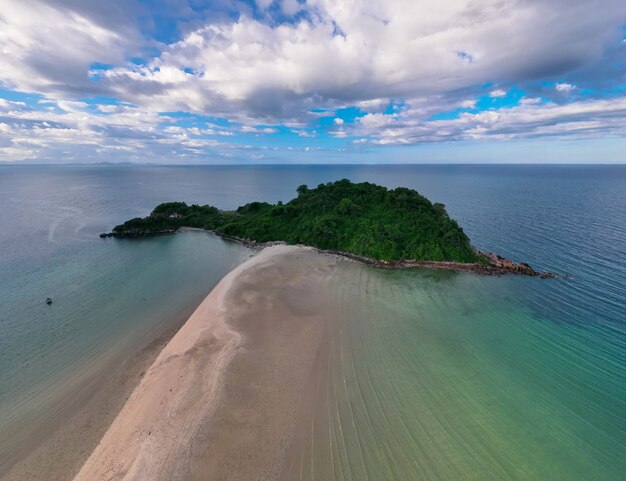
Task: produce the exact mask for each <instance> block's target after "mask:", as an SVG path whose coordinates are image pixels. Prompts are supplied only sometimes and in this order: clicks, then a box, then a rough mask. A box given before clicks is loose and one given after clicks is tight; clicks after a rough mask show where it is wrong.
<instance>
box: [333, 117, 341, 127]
mask: <svg viewBox="0 0 626 481" xmlns="http://www.w3.org/2000/svg"><path fill="white" fill-rule="evenodd" d="M333 122H334V123H335V125H343V119H341V118H339V117H335V120H333Z"/></svg>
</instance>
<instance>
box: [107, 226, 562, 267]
mask: <svg viewBox="0 0 626 481" xmlns="http://www.w3.org/2000/svg"><path fill="white" fill-rule="evenodd" d="M190 231H196V232H198V231H201V232H210V233H212V234H214V235H216V236H218V237H220V238H222V239H224V240H228V241H231V242H235V243H237V244H240V245H243V246H245V247H248V248H252V249H263V248H265V247H271V246H274V245H285V246H287V245H294V244H288V243H286V242H284V241H271V242H257V241H254V240H250V239H244V238H241V237H235V236H229V235H226V234H221V233H219V232H216V231H214V230H207V229H202V228H199V227H186V226H182V227H179V228H177V229H168V230H164V231H160V232H151V233H143V234H132V235H131V234H119V233H116V232H109V233H103V234H100V238H103V239H104V238H108V237H114V238H117V239H135V238H142V237H154V236H160V235H170V234H176V233H179V232H190ZM295 246H296V247H307V248H311V249H315V250H316V251H317V252H320V253H322V254H330V255H335V256H340V257H343V258H346V259H350V260H353V261H356V262H360V263H362V264H366V265H370V266H374V267H379V268H383V269H414V268H424V269H438V270H446V271H454V272H471V273H473V274H478V275H483V276H502V275H522V276H529V277H539V278H541V279H553V278H557V277H567V276H562V275H560V274H556V273H554V272H549V271H545V270H544V271H536V270H535V269H533V268H532V267H531V266H530V265H529V264H527V263H525V262H514V261H512V260H511V259H507V258H505V257H502V256H500V255H498V254H494V253H493V252H483V251H480V250H478V249H475V251H476V253H477V254H478V255H480V256H481V257H483V258H484V259H485V260H486V262H487V264H479V263H471V262H455V261H424V260H411V259H407V260H401V261H385V260H381V259H374V258H372V257H367V256H362V255H359V254H353V253H350V252H344V251H340V250H334V249H320V248H318V247H315V246H308V245H304V244H295Z"/></svg>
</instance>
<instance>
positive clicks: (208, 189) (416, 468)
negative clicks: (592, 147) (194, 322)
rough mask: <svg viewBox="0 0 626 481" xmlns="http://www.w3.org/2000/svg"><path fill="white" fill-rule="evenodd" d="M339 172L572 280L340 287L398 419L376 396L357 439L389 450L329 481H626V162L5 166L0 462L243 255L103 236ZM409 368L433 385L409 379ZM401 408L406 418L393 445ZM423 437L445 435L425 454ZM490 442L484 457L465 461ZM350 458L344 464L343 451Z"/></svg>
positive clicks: (180, 238) (271, 197)
mask: <svg viewBox="0 0 626 481" xmlns="http://www.w3.org/2000/svg"><path fill="white" fill-rule="evenodd" d="M341 178H348V179H350V180H352V181H369V182H375V183H378V184H383V185H386V186H388V187H396V186H406V187H411V188H414V189H416V190H418V191H419V192H420V193H422V194H423V195H425V196H427V197H428V198H429V199H431V200H432V201H433V202H435V201H436V202H443V203H444V204H446V207H447V210H448V212H449V213H450V215H451V216H452V217H454V218H456V219H457V220H458V221H459V224H460V225H461V226H462V227H463V228H464V230H465V232H466V233H467V234H468V235H469V237H470V239H472V242H473V244H474V245H475V246H476V247H478V248H480V249H484V250H485V249H486V250H493V251H495V252H497V253H499V254H501V255H504V256H507V257H511V258H513V259H515V260H519V261H525V262H529V263H530V264H531V265H532V266H533V267H535V268H537V269H547V270H550V271H554V272H557V273H561V274H568V277H565V278H559V279H555V280H539V279H530V278H522V277H506V278H495V279H487V278H481V277H478V276H474V275H461V276H447V275H445V274H436V275H434V276H433V275H431V274H429V273H428V272H426V273H424V272H423V271H422V272H417V271H416V272H403V273H392V274H389V273H380V272H377V271H371V270H365V268H362V267H355V269H361V270H359V271H358V272H353V273H352V274H350V275H348V274H346V275H348V278H346V279H345V282H342V283H341V286H338V290H337V292H347V291H346V290H350V289H352V291H350V292H351V293H350V296H352V297H353V298H355V296H359V295H360V296H362V297H363V298H364V299H365V300H366V301H367V302H366V303H360V304H359V305H361V306H362V305H369V307H368V310H366V311H359V309H357V308H355V309H352V310H350V311H349V312H348V311H347V312H346V315H345V319H346V321H345V322H346V323H347V324H346V328H347V329H348V330H347V331H346V332H348V333H349V332H359V335H358V336H357V337H358V339H357V340H355V341H354V342H352V343H351V344H350V345H349V346H344V351H346V350H347V351H349V352H351V353H352V356H353V358H354V359H356V360H358V366H369V367H368V368H367V369H365V367H363V368H362V369H363V374H362V375H363V376H365V377H364V378H363V379H367V383H368V385H370V384H371V385H374V386H377V388H376V391H375V393H373V394H370V399H371V398H373V397H374V396H376V399H382V400H385V399H387V401H386V402H387V404H386V405H388V408H385V409H382V408H381V411H380V412H377V411H376V409H372V408H371V406H372V403H371V402H365V401H364V402H363V406H362V410H363V414H362V416H363V422H362V423H361V424H359V426H369V427H368V429H369V431H368V433H369V434H371V433H376V434H377V436H376V440H374V438H372V440H371V441H370V442H369V444H368V441H367V439H368V435H369V434H368V433H359V432H355V433H354V436H355V438H358V439H362V440H363V443H364V444H361V446H360V448H354V449H355V450H356V451H358V452H359V453H360V456H362V457H363V459H364V461H363V463H362V465H359V466H356V467H354V466H353V475H352V476H350V475H346V473H348V474H350V473H351V472H352V471H350V469H351V468H350V466H349V463H347V461H346V463H347V464H346V466H344V467H343V468H341V471H340V472H339V471H333V472H332V473H330V474H329V476H331V477H333V478H335V479H351V478H352V479H356V478H355V477H354V476H357V474H358V473H359V472H360V471H359V470H363V473H365V474H367V473H370V475H372V476H374V475H380V476H383V477H385V479H540V478H538V477H537V476H541V477H542V478H541V479H563V480H566V479H567V480H571V479H581V480H583V479H585V480H606V481H613V480H615V481H618V480H619V479H623V477H622V476H621V474H623V473H624V472H625V471H626V461H625V459H626V414H625V413H626V374H625V371H626V301H625V299H626V166H481V165H447V166H431V165H422V166H215V167H195V166H194V167H152V166H141V167H139V166H45V167H44V166H3V167H0V206H1V208H0V461H1V460H2V456H3V455H5V456H8V454H9V453H10V451H11V447H12V446H13V445H15V443H16V440H22V439H24V442H27V433H29V432H31V431H32V427H33V426H36V425H37V423H40V422H42V420H44V419H45V418H46V416H52V415H54V412H55V406H57V404H59V403H63V402H66V401H67V396H70V397H71V396H72V395H75V393H77V392H79V391H80V389H81V386H82V385H83V383H85V382H86V376H87V374H85V373H89V376H91V377H93V375H94V370H93V369H92V368H91V367H92V366H100V365H105V364H106V363H105V362H103V360H105V361H107V362H116V360H118V359H123V357H124V356H125V355H128V354H130V353H131V352H132V351H133V350H136V349H138V348H139V347H141V346H142V345H145V344H146V343H148V342H150V340H151V339H154V338H156V337H158V336H159V335H160V334H162V333H163V332H164V331H165V330H166V329H167V328H168V327H171V326H172V325H175V323H176V322H178V321H179V320H180V317H181V316H182V315H186V314H188V313H189V310H190V309H191V308H192V307H193V306H194V305H196V304H197V303H198V302H199V301H200V299H202V298H203V297H204V296H205V295H206V293H207V292H208V291H209V290H210V289H211V287H212V286H213V285H214V284H215V283H216V282H217V281H218V280H219V278H220V277H221V276H223V275H224V274H225V273H226V272H227V271H228V270H229V269H230V268H232V267H233V266H234V265H236V264H237V263H238V262H240V261H241V260H243V259H244V258H245V257H246V256H248V255H249V252H248V251H247V250H246V249H244V248H242V247H240V246H236V245H233V244H229V243H227V242H224V241H222V240H219V239H216V238H215V237H213V236H211V235H209V234H205V233H186V234H181V235H176V236H168V237H159V238H155V239H146V240H141V241H137V242H134V241H120V240H114V239H106V240H102V239H99V238H98V237H97V235H98V233H100V232H103V231H107V230H110V229H111V227H112V226H113V225H115V224H117V223H119V222H121V221H123V220H125V219H128V218H130V217H135V216H144V215H146V214H148V213H149V211H150V210H151V209H152V208H153V207H154V206H155V205H156V204H158V203H160V202H164V201H173V200H182V201H186V202H188V203H202V204H205V203H208V204H213V205H215V206H217V207H220V208H223V209H231V208H235V207H237V206H238V205H241V204H243V203H245V202H250V201H253V200H265V201H270V202H275V201H278V200H282V201H287V200H289V199H290V198H292V197H293V196H294V194H295V189H296V187H297V186H298V185H300V184H308V185H309V186H315V185H317V184H319V183H322V182H328V181H331V180H337V179H341ZM364 273H365V274H364ZM350 276H352V277H350ZM350 279H352V280H354V279H360V280H359V281H354V282H350ZM339 287H341V289H339ZM47 296H52V297H53V299H54V303H53V304H52V306H46V305H45V303H44V302H43V301H44V300H45V298H46V297H47ZM346 296H348V294H347V293H346ZM355 305H356V304H355ZM374 321H375V322H374ZM349 326H353V329H354V330H353V331H350V330H349ZM364 326H367V329H365V330H363V327H364ZM357 327H358V329H361V330H358V329H357ZM355 339H356V338H355ZM373 355H375V356H376V360H377V362H375V363H374V362H372V359H373V358H372V356H373ZM394 356H395V357H394ZM382 361H384V362H382ZM381 366H384V367H385V368H384V369H382V367H381ZM418 368H419V369H418ZM416 370H419V372H422V373H424V377H423V379H415V382H409V381H408V380H409V379H413V378H411V377H410V376H415V371H416ZM95 372H97V371H95ZM359 372H360V371H359V369H356V370H354V373H353V374H354V380H355V383H357V384H358V380H359V379H360V376H361V374H359ZM402 373H406V376H409V377H403V374H402ZM345 379H346V378H345V377H343V378H342V382H345ZM391 379H394V380H395V382H394V383H391V382H390V380H391ZM59 386H62V388H59ZM418 387H419V389H418ZM427 387H428V389H427ZM378 396H379V397H378ZM437 396H438V397H437ZM365 398H367V395H365ZM461 401H463V402H461ZM342 403H344V404H342ZM337 405H338V406H339V407H338V408H337V409H338V410H339V411H340V410H341V406H342V405H343V406H344V408H346V409H347V408H350V413H351V416H354V411H353V409H352V408H354V409H357V408H359V406H357V405H353V404H352V401H350V396H347V397H346V398H345V399H343V401H342V400H341V399H339V398H338V400H337ZM407 405H415V412H414V413H413V414H411V413H410V412H409V411H407V409H409V408H408V407H407ZM368 406H370V407H369V408H368ZM393 412H395V413H402V414H403V416H407V413H408V414H409V415H408V417H403V419H404V421H403V423H402V424H401V425H398V427H397V428H398V429H397V430H395V431H393V433H391V432H387V431H386V428H385V427H384V426H390V425H393V424H394V422H393V419H395V418H393V415H392V414H391V413H393ZM420 412H421V413H428V414H429V416H431V418H432V419H434V418H435V417H437V416H438V415H441V416H442V417H443V419H440V420H438V421H439V422H434V421H432V419H431V418H428V419H422V418H420V416H419V415H418V413H420ZM357 415H358V412H357ZM376 416H379V418H380V419H383V418H384V419H386V420H388V422H387V423H386V424H384V423H383V424H384V426H383V424H380V423H378V424H377V422H376ZM338 418H340V416H338ZM389 419H391V421H389ZM463 420H466V422H469V421H467V420H472V422H473V423H474V424H467V423H466V424H463V422H464V421H463ZM413 421H414V424H411V423H412V422H413ZM470 426H473V427H472V428H471V429H470ZM402 430H405V431H407V432H406V433H405V434H404V436H405V438H402V437H401V435H398V434H397V433H398V432H401V431H402ZM357 431H358V430H357ZM420 433H421V435H423V436H425V437H426V438H428V439H430V440H431V441H432V440H433V439H434V440H437V442H434V444H433V443H432V442H431V444H428V445H423V444H420V442H419V439H420ZM385 436H387V438H386V437H385ZM398 436H400V437H398ZM481 436H482V437H481ZM331 438H332V436H331ZM511 438H515V439H516V440H517V442H512V441H511ZM380 439H383V440H385V439H387V442H385V443H383V444H381V445H378V444H377V443H380ZM481 439H482V441H484V442H485V443H487V444H488V445H487V444H486V445H485V446H484V449H481V448H478V447H476V448H473V449H468V448H467V445H468V444H470V443H478V444H479V443H480V442H481ZM399 440H403V441H402V442H401V443H400V442H399ZM408 440H411V442H409V441H408ZM394 443H396V444H397V447H396V448H395V449H394V450H391V451H389V453H388V455H385V456H386V457H385V456H383V455H382V454H381V453H385V452H386V451H385V450H389V449H391V448H390V446H394ZM331 444H332V442H331ZM312 445H313V446H314V445H315V443H314V441H312ZM368 446H369V447H368ZM407 446H408V447H410V448H411V449H413V450H414V451H413V453H414V454H415V453H417V454H415V456H416V459H418V460H417V461H416V460H415V459H411V452H410V451H407V452H406V453H405V452H404V451H403V450H404V449H406V448H407ZM430 447H433V451H432V452H431V451H430V450H429V449H430ZM434 448H436V449H434ZM337 449H339V448H337ZM342 449H343V451H341V452H339V451H337V452H336V453H335V456H334V458H333V459H343V458H346V459H348V458H349V457H350V456H349V454H350V449H348V448H346V447H345V446H344V448H342ZM368 449H371V450H372V452H371V454H372V455H371V456H366V455H364V453H365V454H367V452H368ZM356 451H355V452H356ZM315 452H316V451H315V449H312V450H311V453H315ZM419 452H421V453H422V457H421V458H420V456H419V455H418V453H419ZM376 453H378V454H376ZM327 454H328V453H325V452H320V453H319V454H311V456H312V457H313V458H314V460H313V461H311V463H310V464H311V466H312V465H314V464H315V463H316V462H319V463H322V464H323V465H328V463H325V464H324V460H325V456H326V455H327ZM346 456H347V457H346ZM379 458H380V459H379ZM383 458H384V459H383ZM351 459H353V460H354V459H356V457H355V456H352V457H351ZM366 459H370V460H371V461H368V462H366V461H365V460H366ZM420 459H421V461H420ZM403 460H404V461H403ZM368 463H370V464H368ZM371 463H373V464H371ZM539 465H541V467H540V466H539ZM547 466H551V467H552V468H550V469H548V468H547ZM383 468H384V469H383ZM459 473H464V474H463V476H462V477H461V478H459V476H460V474H459ZM487 473H492V474H493V476H494V477H486V474H487ZM494 473H495V474H494ZM620 473H621V474H620ZM372 479H373V478H372ZM378 479H382V478H378Z"/></svg>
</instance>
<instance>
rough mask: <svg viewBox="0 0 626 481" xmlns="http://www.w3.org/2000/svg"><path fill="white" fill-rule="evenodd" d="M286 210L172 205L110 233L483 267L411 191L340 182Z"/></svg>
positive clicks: (304, 192)
mask: <svg viewBox="0 0 626 481" xmlns="http://www.w3.org/2000/svg"><path fill="white" fill-rule="evenodd" d="M297 192H298V197H296V198H295V199H293V200H291V201H290V202H288V203H286V204H282V203H281V202H279V203H278V204H276V205H273V204H268V203H265V202H252V203H250V204H246V205H244V206H242V207H239V208H238V209H237V210H236V211H220V210H218V209H217V208H215V207H212V206H199V205H191V206H189V205H187V204H185V203H183V202H170V203H166V204H161V205H159V206H158V207H157V208H156V209H154V211H153V212H152V213H151V214H150V216H149V217H146V218H143V219H139V218H137V219H132V220H129V221H127V222H125V223H124V224H122V225H119V226H117V227H115V229H113V235H116V236H129V237H130V236H141V235H152V234H159V233H164V232H172V231H174V230H176V229H177V228H179V227H182V226H187V227H200V228H204V229H208V230H213V231H215V232H217V233H218V234H223V235H227V236H233V237H239V238H242V239H247V240H254V241H257V242H269V241H285V242H287V243H288V244H306V245H309V246H314V247H319V248H321V249H330V250H338V251H343V252H348V253H352V254H358V255H362V256H367V257H371V258H374V259H380V260H387V261H395V260H407V259H414V260H432V261H457V262H481V261H482V260H483V258H482V257H480V256H479V255H477V254H476V253H475V252H474V250H473V249H472V247H471V245H470V242H469V239H468V238H467V236H466V235H465V233H464V232H463V230H462V229H461V228H460V227H459V225H458V224H457V223H456V221H454V220H453V219H451V218H450V217H449V216H448V214H447V212H446V210H445V207H444V205H443V204H438V203H435V204H432V203H431V202H430V201H429V200H428V199H426V198H425V197H423V196H421V195H420V194H418V193H417V192H416V191H414V190H410V189H406V188H397V189H393V190H389V189H387V188H385V187H382V186H378V185H375V184H370V183H360V184H353V183H351V182H350V181H348V180H340V181H337V182H332V183H328V184H320V185H319V186H318V187H317V188H315V189H309V188H308V187H307V186H306V185H301V186H300V187H298V189H297Z"/></svg>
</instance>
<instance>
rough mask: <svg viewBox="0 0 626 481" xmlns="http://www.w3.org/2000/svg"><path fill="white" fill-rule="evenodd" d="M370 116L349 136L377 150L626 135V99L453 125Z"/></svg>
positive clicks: (543, 107)
mask: <svg viewBox="0 0 626 481" xmlns="http://www.w3.org/2000/svg"><path fill="white" fill-rule="evenodd" d="M388 117H389V116H383V115H381V114H369V115H366V116H365V117H363V118H362V119H361V121H360V122H358V123H357V124H355V127H354V129H353V130H352V131H351V132H349V135H350V136H352V137H357V138H359V141H358V142H359V143H363V142H364V141H363V140H362V139H368V140H367V141H368V142H369V143H372V144H377V145H389V144H414V143H418V142H439V141H456V140H468V139H500V140H510V139H515V138H529V137H530V138H532V137H546V136H551V137H556V138H559V137H561V138H567V137H569V136H571V135H572V134H575V135H576V137H577V138H587V137H588V138H591V137H598V136H607V135H608V136H624V135H626V97H623V98H618V99H610V100H590V101H580V102H575V103H570V104H565V105H559V104H555V103H543V104H540V103H535V102H526V103H522V104H520V105H519V106H517V107H513V108H501V109H499V110H488V111H483V112H478V113H463V114H461V115H460V116H459V117H458V118H456V119H452V120H426V119H424V118H423V115H422V113H421V111H419V110H417V111H415V110H412V109H411V108H408V109H406V110H405V111H403V112H402V113H400V114H398V115H396V116H394V117H393V118H388Z"/></svg>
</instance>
